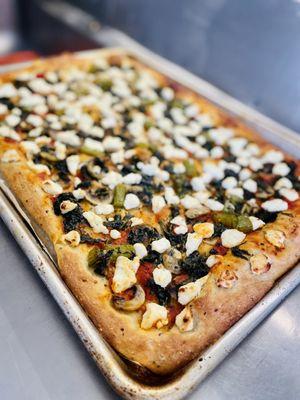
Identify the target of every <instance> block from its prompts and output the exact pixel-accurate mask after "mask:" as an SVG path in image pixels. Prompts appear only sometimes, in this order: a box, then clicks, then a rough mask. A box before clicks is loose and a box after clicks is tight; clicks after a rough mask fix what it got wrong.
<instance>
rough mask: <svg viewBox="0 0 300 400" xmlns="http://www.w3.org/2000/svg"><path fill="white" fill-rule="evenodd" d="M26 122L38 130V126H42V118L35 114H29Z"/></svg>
mask: <svg viewBox="0 0 300 400" xmlns="http://www.w3.org/2000/svg"><path fill="white" fill-rule="evenodd" d="M26 122H27V123H28V124H30V125H32V126H34V127H35V128H38V127H39V126H41V125H43V122H44V121H43V118H42V117H40V116H39V115H35V114H29V115H28V117H27V118H26Z"/></svg>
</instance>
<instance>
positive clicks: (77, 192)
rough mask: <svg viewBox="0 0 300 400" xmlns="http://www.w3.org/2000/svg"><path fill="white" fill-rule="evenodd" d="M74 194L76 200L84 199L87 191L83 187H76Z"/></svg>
mask: <svg viewBox="0 0 300 400" xmlns="http://www.w3.org/2000/svg"><path fill="white" fill-rule="evenodd" d="M72 193H73V196H74V197H75V199H76V200H83V199H84V198H85V195H86V192H85V190H83V189H80V188H79V189H75V190H73V192H72Z"/></svg>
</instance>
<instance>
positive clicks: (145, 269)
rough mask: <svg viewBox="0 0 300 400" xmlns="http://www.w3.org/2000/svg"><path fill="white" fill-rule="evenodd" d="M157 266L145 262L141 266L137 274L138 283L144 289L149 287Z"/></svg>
mask: <svg viewBox="0 0 300 400" xmlns="http://www.w3.org/2000/svg"><path fill="white" fill-rule="evenodd" d="M154 268H155V266H154V265H153V264H151V263H149V262H144V263H142V264H141V265H140V266H139V269H138V270H137V273H136V278H137V280H138V282H139V283H140V284H141V285H142V286H143V287H144V286H146V285H147V283H148V281H149V279H150V278H152V274H153V270H154Z"/></svg>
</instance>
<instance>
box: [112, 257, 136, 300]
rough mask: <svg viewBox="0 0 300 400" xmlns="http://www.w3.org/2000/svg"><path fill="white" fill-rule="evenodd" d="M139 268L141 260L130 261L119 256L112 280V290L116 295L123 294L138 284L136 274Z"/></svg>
mask: <svg viewBox="0 0 300 400" xmlns="http://www.w3.org/2000/svg"><path fill="white" fill-rule="evenodd" d="M138 267H139V260H138V259H137V258H134V259H133V260H129V258H127V257H124V256H119V257H118V258H117V260H116V269H115V272H114V276H113V279H112V290H113V291H114V292H115V293H121V292H124V290H127V289H129V288H131V287H132V286H133V285H134V284H135V283H136V282H137V280H136V276H135V274H136V271H137V270H138Z"/></svg>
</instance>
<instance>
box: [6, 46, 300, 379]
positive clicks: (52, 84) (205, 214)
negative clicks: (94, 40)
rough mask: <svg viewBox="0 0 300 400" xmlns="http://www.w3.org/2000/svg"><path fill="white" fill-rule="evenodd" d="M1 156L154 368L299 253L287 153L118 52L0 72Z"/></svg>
mask: <svg viewBox="0 0 300 400" xmlns="http://www.w3.org/2000/svg"><path fill="white" fill-rule="evenodd" d="M0 159H1V160H0V170H1V174H2V176H3V177H4V179H5V181H6V182H7V184H8V185H9V187H10V188H11V190H12V191H13V193H14V194H15V196H16V198H17V199H18V201H19V202H20V204H21V205H22V207H23V208H24V210H26V212H27V213H28V215H29V216H30V218H31V220H32V221H35V223H36V224H37V225H38V226H39V227H40V228H41V230H42V232H43V233H44V234H45V237H47V238H49V239H50V241H51V243H52V246H53V248H54V250H55V254H56V257H57V264H58V269H59V271H60V274H61V276H62V278H63V279H64V281H65V282H66V284H67V285H68V287H69V288H70V290H71V291H72V293H73V294H74V296H75V297H76V298H77V299H78V301H79V303H80V304H81V305H82V307H83V309H84V310H85V311H86V313H87V314H88V315H89V317H90V318H91V320H92V321H93V323H94V324H95V326H96V327H97V329H98V330H99V332H100V333H101V335H102V336H103V337H104V338H105V339H106V340H107V342H108V343H109V344H110V345H111V346H112V347H113V348H114V349H115V350H116V351H117V352H118V353H119V354H121V355H122V356H123V357H124V358H126V359H128V360H131V361H133V362H134V363H137V364H139V365H141V366H142V367H144V368H146V369H147V370H150V371H152V372H153V373H155V374H159V375H167V374H171V373H173V372H175V371H177V370H178V369H179V368H181V367H183V366H185V365H186V364H187V363H188V362H190V361H191V360H193V359H195V358H196V357H197V356H199V355H200V354H201V352H203V351H204V349H206V348H207V347H208V346H209V345H211V344H212V343H214V342H215V341H216V340H217V339H219V338H220V337H221V336H222V335H223V334H224V332H226V330H227V329H229V328H230V327H231V326H232V325H233V324H234V323H235V322H236V321H238V320H239V319H240V318H241V317H242V316H243V315H244V314H245V313H246V312H247V311H248V310H249V309H251V308H252V307H253V306H254V305H255V304H256V303H257V302H258V301H259V300H260V299H261V298H262V297H263V296H264V295H265V294H266V293H267V292H268V291H269V290H270V289H271V288H272V286H273V285H274V283H275V282H276V281H277V280H278V279H279V278H280V277H281V276H282V275H283V274H284V273H285V272H287V271H288V270H289V269H290V268H292V267H293V266H294V265H295V264H296V263H297V261H298V260H299V256H300V201H299V193H298V192H299V189H300V183H299V178H298V176H299V162H298V161H297V160H295V159H293V158H292V157H290V156H289V155H287V154H285V152H284V151H282V150H280V149H278V148H276V147H275V146H274V145H272V144H271V143H268V142H266V141H265V139H263V138H262V137H261V136H260V135H259V134H258V133H256V132H254V131H253V130H252V129H250V128H249V127H247V126H245V125H244V123H243V122H242V121H240V120H238V119H236V118H234V117H232V116H230V115H227V114H226V113H224V112H223V111H221V110H220V109H219V108H217V107H216V106H215V105H213V104H212V103H210V102H209V101H207V100H206V99H205V98H202V97H201V96H199V95H198V94H196V93H194V92H193V91H192V90H190V89H187V88H185V87H183V86H181V85H179V84H178V83H176V82H174V81H172V80H170V79H169V78H168V77H166V76H163V75H162V74H160V73H158V72H157V71H154V70H153V69H151V68H149V67H148V66H146V65H144V64H143V63H141V62H140V61H139V60H137V59H136V58H134V57H132V56H131V55H129V54H127V53H126V52H125V51H122V50H102V51H99V52H98V53H95V55H94V56H92V57H88V56H86V58H79V57H76V56H73V55H65V56H60V57H57V58H53V59H48V60H40V61H37V62H35V63H34V64H33V65H32V66H30V67H28V68H25V69H23V70H20V71H17V72H13V73H8V74H5V75H2V76H1V77H0Z"/></svg>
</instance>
